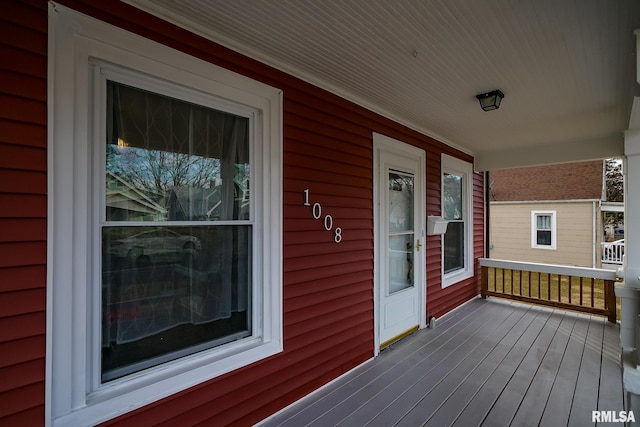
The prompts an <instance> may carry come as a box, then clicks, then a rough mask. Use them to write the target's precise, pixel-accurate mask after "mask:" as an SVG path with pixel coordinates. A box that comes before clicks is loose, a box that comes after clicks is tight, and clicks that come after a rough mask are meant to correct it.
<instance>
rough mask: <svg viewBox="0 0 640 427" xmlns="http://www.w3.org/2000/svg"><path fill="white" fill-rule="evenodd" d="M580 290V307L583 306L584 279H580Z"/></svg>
mask: <svg viewBox="0 0 640 427" xmlns="http://www.w3.org/2000/svg"><path fill="white" fill-rule="evenodd" d="M578 289H579V290H580V305H582V277H580V288H578Z"/></svg>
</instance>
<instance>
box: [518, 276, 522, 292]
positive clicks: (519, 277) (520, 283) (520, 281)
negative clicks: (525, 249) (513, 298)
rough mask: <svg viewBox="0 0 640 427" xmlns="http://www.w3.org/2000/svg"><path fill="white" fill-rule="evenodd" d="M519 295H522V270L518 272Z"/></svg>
mask: <svg viewBox="0 0 640 427" xmlns="http://www.w3.org/2000/svg"><path fill="white" fill-rule="evenodd" d="M518 279H519V280H518V295H522V270H518Z"/></svg>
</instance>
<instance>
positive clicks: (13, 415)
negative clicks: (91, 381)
mask: <svg viewBox="0 0 640 427" xmlns="http://www.w3.org/2000/svg"><path fill="white" fill-rule="evenodd" d="M0 55H2V58H3V59H2V61H0V79H1V80H2V82H3V83H2V86H1V89H0V301H2V302H1V303H0V378H2V381H0V425H23V426H27V425H41V424H42V423H43V420H44V400H45V398H44V396H45V393H44V388H45V385H44V379H45V330H46V320H45V318H46V314H45V308H46V260H47V255H46V238H47V219H46V216H47V149H46V147H47V128H46V124H47V103H46V96H47V5H46V2H17V1H15V2H8V3H7V4H3V13H2V15H0Z"/></svg>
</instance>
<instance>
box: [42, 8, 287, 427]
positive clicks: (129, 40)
mask: <svg viewBox="0 0 640 427" xmlns="http://www.w3.org/2000/svg"><path fill="white" fill-rule="evenodd" d="M48 55H49V56H48V57H49V70H48V81H49V89H48V99H49V104H48V123H49V128H48V140H49V151H48V171H49V172H48V194H49V197H48V243H47V266H48V268H47V356H46V357H47V359H46V384H47V386H46V391H45V411H46V414H45V419H46V424H47V425H53V426H58V425H60V426H61V425H93V424H97V423H100V422H103V421H106V420H108V419H111V418H114V417H116V416H119V415H121V414H123V413H126V412H129V411H131V410H134V409H136V408H139V407H142V406H144V405H146V404H149V403H151V402H154V401H156V400H158V399H162V398H164V397H166V396H169V395H171V394H174V393H177V392H179V391H181V390H184V389H186V388H189V387H192V386H194V385H196V384H199V383H202V382H204V381H207V380H209V379H211V378H214V377H217V376H219V375H222V374H224V373H227V372H230V371H232V370H234V369H237V368H239V367H242V366H246V365H248V364H250V363H253V362H255V361H258V360H261V359H263V358H265V357H268V356H271V355H273V354H276V353H278V352H281V351H282V349H283V345H282V339H283V335H282V328H283V326H282V91H280V90H278V89H276V88H273V87H270V86H267V85H265V84H262V83H259V82H257V81H255V80H252V79H249V78H247V77H244V76H241V75H238V74H235V73H232V72H230V71H228V70H225V69H223V68H220V67H217V66H214V65H212V64H210V63H207V62H204V61H201V60H199V59H197V58H194V57H191V56H189V55H186V54H183V53H181V52H178V51H176V50H173V49H170V48H168V47H166V46H163V45H160V44H158V43H155V42H152V41H150V40H147V39H144V38H142V37H139V36H136V35H134V34H132V33H129V32H126V31H124V30H122V29H119V28H116V27H113V26H111V25H108V24H106V23H103V22H101V21H98V20H95V19H92V18H89V17H87V16H85V15H82V14H79V13H77V12H75V11H72V10H71V9H68V8H65V7H63V6H60V5H58V4H53V3H51V2H50V3H49V48H48ZM92 58H95V59H97V60H98V61H99V62H101V63H105V64H107V63H113V64H122V65H124V66H126V68H128V69H129V70H136V71H138V72H139V73H141V74H144V73H147V74H149V75H153V76H154V77H156V78H159V79H163V80H166V81H169V82H176V83H177V84H179V85H181V86H184V87H186V88H188V90H193V91H195V92H199V93H204V94H211V95H213V96H216V97H221V98H225V99H230V100H233V101H234V102H237V103H239V104H243V105H247V106H249V107H251V108H254V109H255V110H256V111H257V112H258V113H257V116H258V118H259V119H258V122H259V124H260V126H258V127H257V128H256V129H257V131H258V132H257V133H258V134H257V135H256V138H257V140H259V141H261V143H260V144H256V149H255V152H256V154H255V155H256V157H255V158H256V160H257V162H256V163H257V166H258V165H261V166H262V168H263V172H264V173H263V174H262V175H261V176H260V179H258V180H255V181H254V182H259V183H260V184H259V185H261V188H260V191H256V192H255V193H253V194H252V197H256V212H255V213H256V215H255V218H256V219H257V222H256V223H255V234H254V254H253V257H254V267H253V268H254V270H253V272H254V273H253V274H254V291H256V289H259V292H258V293H259V294H260V295H258V296H259V298H256V300H255V301H253V306H252V313H253V317H254V318H257V319H258V320H257V322H256V323H254V325H258V326H259V327H258V328H257V329H258V333H259V334H258V335H256V334H254V336H253V337H251V338H248V339H245V340H241V341H239V342H237V343H233V344H229V345H225V346H221V347H220V348H213V349H210V350H206V351H203V352H201V353H198V354H193V355H191V356H187V357H184V358H181V359H178V360H175V361H173V362H169V363H166V364H164V365H162V366H157V367H154V368H150V369H149V370H147V371H145V372H140V373H137V374H131V375H128V376H126V377H124V378H122V379H121V380H114V381H113V382H110V383H107V384H105V385H101V386H100V387H96V386H95V381H94V380H93V379H92V373H94V372H95V370H96V360H95V354H94V355H92V352H91V345H92V343H94V344H95V337H96V334H99V321H96V319H97V317H99V316H96V314H95V310H94V314H91V313H92V306H93V305H94V304H95V303H96V301H94V296H95V295H94V294H92V291H91V286H89V285H88V283H92V280H94V278H93V276H94V274H95V268H93V265H94V261H95V259H97V258H96V257H97V256H98V255H99V254H97V253H96V252H97V250H96V247H97V246H96V245H94V244H91V242H92V239H93V236H94V230H95V227H96V225H97V224H95V221H94V218H96V216H95V215H94V214H95V206H94V203H95V199H94V198H93V195H92V191H93V188H94V183H93V182H92V181H93V179H94V177H95V176H96V175H95V174H94V171H93V170H92V167H91V166H92V165H93V161H92V159H93V157H92V156H93V155H94V154H95V153H94V151H93V149H92V148H91V146H90V144H89V143H88V142H87V141H94V136H95V135H96V134H97V132H99V130H98V129H92V128H91V124H92V123H96V122H99V121H96V120H95V119H96V117H99V114H101V112H100V111H99V110H100V108H93V107H91V105H90V103H91V102H90V100H91V99H92V96H93V89H92V82H93V80H92V79H93V76H92V72H94V71H95V66H94V65H91V64H90V62H91V61H90V59H92ZM90 107H91V108H90ZM102 111H103V110H102ZM91 143H92V144H93V143H94V142H91ZM252 189H253V188H252ZM260 194H262V195H263V197H261V196H260ZM259 218H262V219H259ZM256 284H258V285H256ZM258 286H259V287H258Z"/></svg>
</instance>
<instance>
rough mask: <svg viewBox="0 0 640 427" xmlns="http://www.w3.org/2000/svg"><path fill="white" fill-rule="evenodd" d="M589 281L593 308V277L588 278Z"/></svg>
mask: <svg viewBox="0 0 640 427" xmlns="http://www.w3.org/2000/svg"><path fill="white" fill-rule="evenodd" d="M589 280H591V307H592V308H593V307H594V305H595V300H594V297H593V282H595V279H594V278H593V277H590V278H589Z"/></svg>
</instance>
